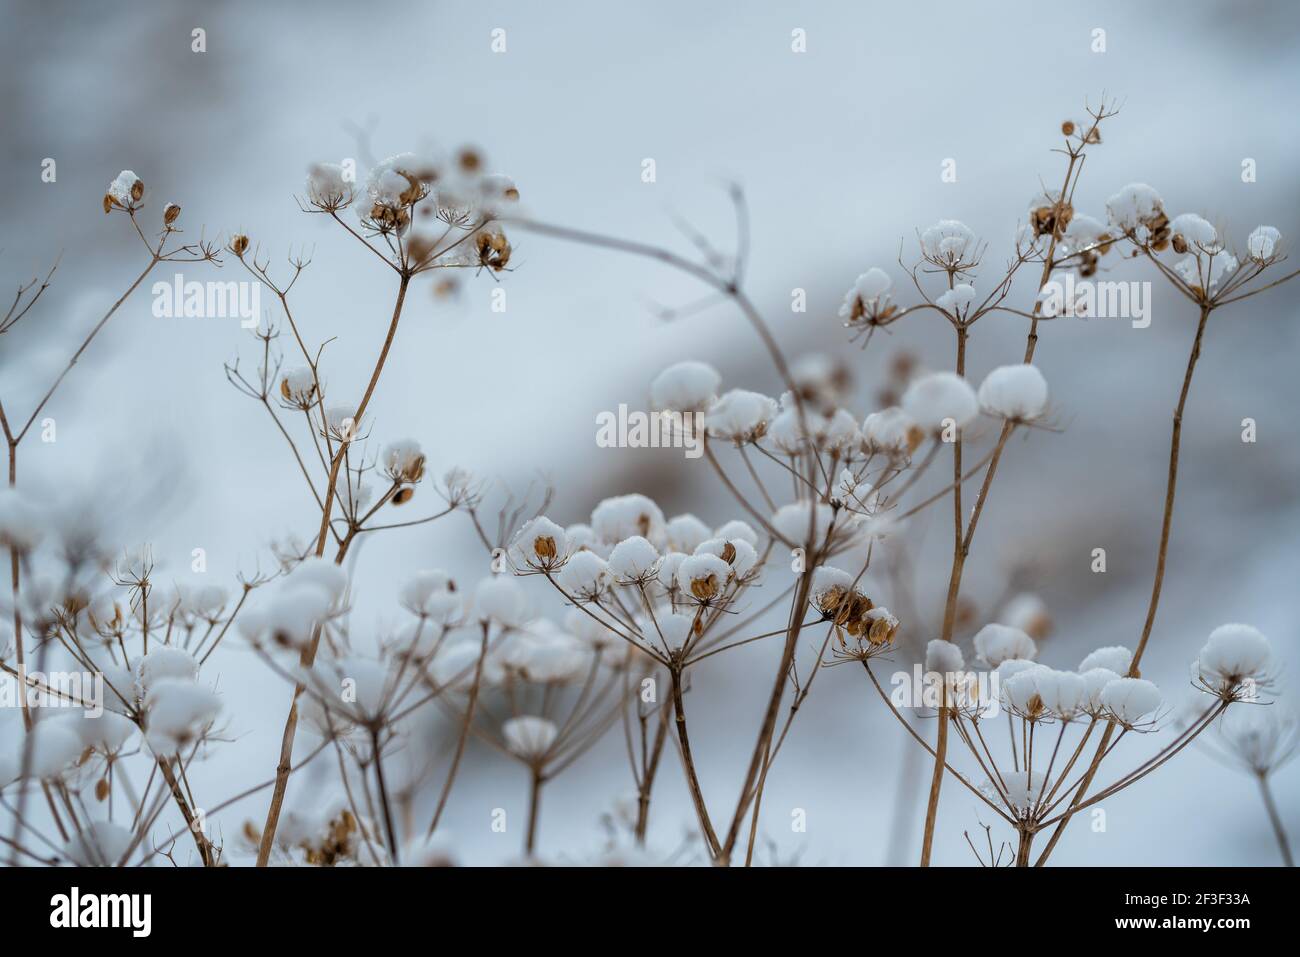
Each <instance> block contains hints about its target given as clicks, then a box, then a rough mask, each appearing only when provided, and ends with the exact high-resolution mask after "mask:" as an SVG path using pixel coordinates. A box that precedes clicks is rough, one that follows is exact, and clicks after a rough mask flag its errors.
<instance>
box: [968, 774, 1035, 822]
mask: <svg viewBox="0 0 1300 957" xmlns="http://www.w3.org/2000/svg"><path fill="white" fill-rule="evenodd" d="M1046 783H1047V779H1046V777H1045V776H1044V775H1043V773H1042V772H1040V771H1033V772H1030V771H999V772H998V785H1001V786H1000V787H999V786H998V785H995V784H994V783H993V782H992V781H991V780H990V781H987V782H985V784H984V785H983V790H984V792H985V793H986V794H988V795H989V797H991V798H993V799H994V800H996V801H997V802H998V803H999V804H1001V805H1002V806H1003V807H1006V808H1007V810H1009V811H1011V812H1012V813H1013V814H1016V815H1027V814H1028V813H1029V812H1030V811H1032V810H1033V809H1034V808H1035V807H1036V806H1037V805H1038V802H1039V801H1040V800H1041V799H1042V797H1043V786H1044V785H1045V784H1046Z"/></svg>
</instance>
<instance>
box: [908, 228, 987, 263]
mask: <svg viewBox="0 0 1300 957" xmlns="http://www.w3.org/2000/svg"><path fill="white" fill-rule="evenodd" d="M921 254H922V256H924V257H925V259H926V261H927V262H930V263H932V264H933V265H935V266H938V267H939V268H940V269H946V270H949V271H951V272H960V271H962V270H964V269H968V268H970V267H972V266H974V265H975V254H976V250H975V234H974V233H973V232H971V230H970V227H969V226H967V225H966V224H965V223H962V222H959V221H958V220H955V219H941V220H939V222H937V223H935V224H934V225H933V226H931V227H929V228H928V229H926V230H925V232H923V233H921Z"/></svg>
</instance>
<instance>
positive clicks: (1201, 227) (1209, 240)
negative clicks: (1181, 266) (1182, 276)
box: [1169, 213, 1223, 253]
mask: <svg viewBox="0 0 1300 957" xmlns="http://www.w3.org/2000/svg"><path fill="white" fill-rule="evenodd" d="M1169 234H1170V237H1171V238H1170V244H1171V245H1172V246H1173V247H1174V252H1176V253H1186V252H1192V253H1218V252H1219V251H1220V250H1222V249H1223V244H1222V243H1220V242H1219V233H1218V230H1216V229H1215V228H1214V227H1213V226H1212V225H1210V223H1209V221H1207V220H1205V219H1202V218H1201V217H1200V216H1197V215H1196V214H1195V213H1183V214H1182V215H1181V216H1175V217H1174V219H1173V222H1171V223H1170V224H1169Z"/></svg>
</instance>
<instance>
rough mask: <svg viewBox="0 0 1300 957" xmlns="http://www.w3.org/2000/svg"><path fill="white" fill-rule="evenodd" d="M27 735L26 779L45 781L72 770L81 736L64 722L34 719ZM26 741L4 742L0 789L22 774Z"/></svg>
mask: <svg viewBox="0 0 1300 957" xmlns="http://www.w3.org/2000/svg"><path fill="white" fill-rule="evenodd" d="M28 734H29V736H30V742H31V745H30V764H29V766H28V769H27V770H28V779H29V780H33V779H34V780H47V779H52V778H57V777H59V776H61V775H63V774H64V773H65V772H67V771H70V770H72V768H73V767H74V766H75V765H76V763H77V760H78V759H79V758H80V757H81V754H82V751H84V750H85V746H84V745H83V744H82V740H81V736H80V735H78V734H77V733H76V731H75V730H73V726H72V724H71V723H70V722H68V721H58V720H44V721H37V722H36V723H35V724H34V725H32V729H31V731H30V732H28ZM26 740H27V739H26V738H23V737H20V738H17V739H15V741H14V743H13V747H9V746H8V744H6V747H5V753H3V754H0V789H3V788H5V787H8V786H9V785H10V784H13V783H14V782H15V781H17V780H19V778H20V776H21V775H22V771H23V760H24V752H25V751H27V749H28V748H27V744H26Z"/></svg>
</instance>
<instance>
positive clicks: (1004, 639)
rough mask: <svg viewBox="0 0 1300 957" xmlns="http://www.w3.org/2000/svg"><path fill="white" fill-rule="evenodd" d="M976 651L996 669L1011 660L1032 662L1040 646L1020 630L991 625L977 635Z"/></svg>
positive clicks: (1006, 626)
mask: <svg viewBox="0 0 1300 957" xmlns="http://www.w3.org/2000/svg"><path fill="white" fill-rule="evenodd" d="M975 651H976V652H978V654H979V656H980V657H981V658H982V659H984V661H985V663H987V664H988V666H989V667H990V668H996V667H997V666H998V665H1000V664H1002V662H1004V661H1007V660H1008V659H1011V658H1023V659H1025V660H1029V661H1032V660H1033V658H1034V657H1035V656H1036V655H1037V654H1038V646H1037V645H1035V644H1034V639H1032V638H1030V637H1029V636H1028V635H1026V634H1025V633H1024V632H1023V631H1021V630H1020V629H1019V628H1012V627H1010V626H1008V625H999V624H989V625H985V626H984V627H983V628H981V629H980V630H979V631H978V632H977V633H976V635H975Z"/></svg>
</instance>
